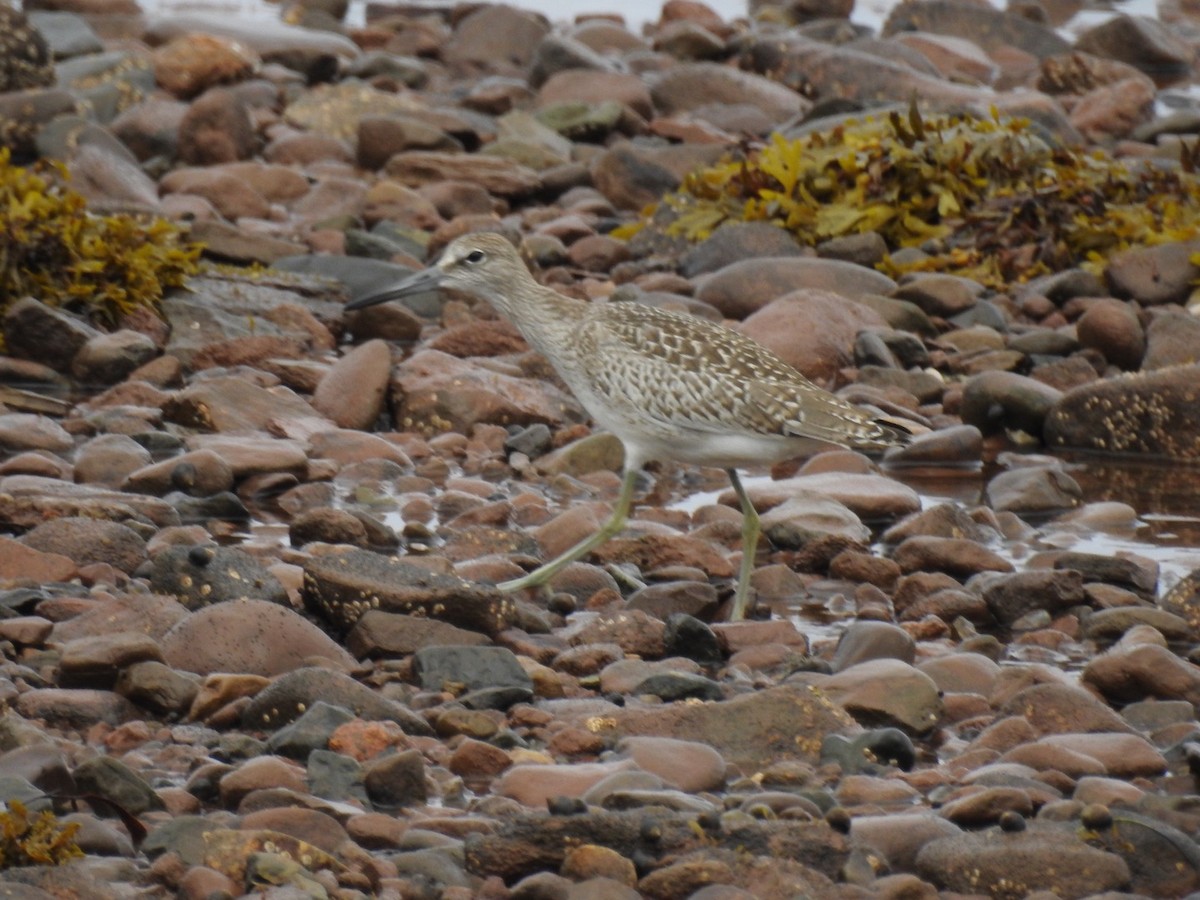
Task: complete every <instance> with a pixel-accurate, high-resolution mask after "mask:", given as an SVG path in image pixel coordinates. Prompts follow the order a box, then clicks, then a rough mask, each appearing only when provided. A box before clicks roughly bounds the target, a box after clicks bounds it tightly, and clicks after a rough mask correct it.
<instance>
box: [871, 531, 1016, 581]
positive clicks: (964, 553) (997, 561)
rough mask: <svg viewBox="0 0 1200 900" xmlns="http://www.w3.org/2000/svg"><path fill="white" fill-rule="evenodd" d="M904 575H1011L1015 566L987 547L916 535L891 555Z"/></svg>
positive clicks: (963, 540) (957, 539) (906, 540)
mask: <svg viewBox="0 0 1200 900" xmlns="http://www.w3.org/2000/svg"><path fill="white" fill-rule="evenodd" d="M892 559H893V560H895V562H896V563H897V564H898V565H899V566H900V570H901V571H902V572H925V571H929V570H934V571H938V572H946V573H947V574H949V575H954V576H956V577H961V578H968V577H970V576H971V575H974V574H976V573H978V572H1011V571H1013V564H1012V563H1011V562H1009V561H1008V560H1007V559H1005V558H1004V557H1003V556H1000V555H999V554H998V553H993V552H992V551H991V550H988V549H987V548H986V547H983V546H981V545H980V544H978V543H976V542H975V541H972V540H967V539H965V538H951V537H935V536H932V535H916V536H913V537H910V538H907V539H905V540H904V541H903V542H902V543H901V544H900V545H899V546H898V547H897V548H896V549H895V550H893V551H892Z"/></svg>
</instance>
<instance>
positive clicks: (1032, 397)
mask: <svg viewBox="0 0 1200 900" xmlns="http://www.w3.org/2000/svg"><path fill="white" fill-rule="evenodd" d="M1061 398H1062V392H1061V391H1058V390H1056V389H1055V388H1052V387H1050V386H1049V385H1047V384H1043V383H1042V382H1040V381H1035V380H1034V379H1032V378H1028V377H1026V376H1024V375H1018V374H1016V373H1015V372H984V373H982V374H980V375H976V376H974V377H972V378H971V379H969V380H968V381H967V384H966V387H965V388H964V390H963V397H962V419H963V422H964V423H966V424H968V425H974V426H976V427H977V428H979V429H980V430H981V431H983V432H984V433H985V434H990V433H993V432H996V431H1001V430H1005V429H1010V430H1020V431H1024V432H1025V433H1027V434H1030V435H1033V436H1034V437H1041V435H1042V431H1043V427H1044V422H1045V419H1046V416H1047V414H1048V413H1049V412H1050V410H1051V409H1053V408H1054V405H1055V404H1056V403H1057V402H1058V401H1059V400H1060V399H1061Z"/></svg>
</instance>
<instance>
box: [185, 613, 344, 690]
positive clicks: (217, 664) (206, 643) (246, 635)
mask: <svg viewBox="0 0 1200 900" xmlns="http://www.w3.org/2000/svg"><path fill="white" fill-rule="evenodd" d="M162 647H163V654H164V658H165V661H166V662H167V663H169V664H170V665H172V666H174V667H176V668H179V669H184V670H185V671H188V672H195V673H197V674H200V675H207V674H210V673H213V672H231V673H243V674H251V675H266V676H273V675H279V674H282V673H284V672H290V671H291V670H293V669H295V668H298V667H300V666H303V665H307V664H311V663H312V661H314V660H320V661H322V663H323V664H325V665H328V666H331V667H335V668H338V669H341V670H343V671H349V670H350V669H352V668H353V667H354V659H353V657H351V656H350V655H349V654H348V653H346V652H345V651H344V650H342V649H341V647H339V646H338V645H337V644H335V643H334V642H333V641H332V640H330V639H329V638H328V637H327V636H326V635H325V634H324V633H323V632H322V631H320V630H319V629H318V628H316V626H314V625H312V624H311V623H310V622H308V621H307V620H305V619H303V618H301V617H300V616H299V615H297V614H296V613H294V612H292V611H291V610H290V609H285V608H284V607H282V606H279V605H277V604H275V603H268V602H266V601H264V600H230V601H227V602H225V603H218V604H215V605H212V606H206V607H204V608H203V609H200V610H197V611H196V612H193V613H192V614H191V615H189V616H188V617H187V618H185V619H183V620H181V621H180V622H179V623H178V624H177V625H175V626H174V627H173V628H172V629H171V630H170V631H168V632H167V634H166V635H164V637H163V639H162Z"/></svg>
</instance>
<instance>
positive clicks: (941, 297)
mask: <svg viewBox="0 0 1200 900" xmlns="http://www.w3.org/2000/svg"><path fill="white" fill-rule="evenodd" d="M982 293H983V285H981V284H979V283H977V282H974V281H971V280H970V279H967V278H959V277H958V276H955V275H937V274H934V275H922V276H920V277H919V278H915V279H913V280H912V281H908V282H905V283H904V284H902V285H900V286H899V287H898V288H896V290H895V291H893V292H892V296H893V297H896V298H897V299H899V300H907V301H909V302H910V303H915V304H916V305H917V306H918V307H920V308H921V309H922V310H923V311H924V312H925V313H927V314H928V315H931V316H941V317H942V318H945V319H948V318H951V317H953V316H956V315H958V314H960V313H963V312H966V311H967V310H969V309H971V308H972V307H974V306H975V304H976V303H978V302H979V296H980V294H982Z"/></svg>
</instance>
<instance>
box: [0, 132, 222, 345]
mask: <svg viewBox="0 0 1200 900" xmlns="http://www.w3.org/2000/svg"><path fill="white" fill-rule="evenodd" d="M66 180H67V171H66V169H65V167H63V166H61V165H59V164H50V163H47V164H41V165H39V166H37V167H31V168H23V167H20V166H15V165H13V164H12V163H11V160H10V157H9V153H8V150H7V149H6V148H0V311H2V310H3V308H4V307H7V306H8V304H9V303H11V302H12V301H14V300H16V299H18V298H20V297H24V296H33V297H36V298H37V299H38V300H41V301H42V302H43V303H47V304H49V305H51V306H64V307H71V308H74V309H78V310H82V311H83V312H86V313H87V314H88V315H89V316H90V317H92V318H95V319H99V320H101V321H103V322H108V323H111V322H114V321H115V320H116V319H117V318H119V317H120V316H121V315H122V314H125V313H128V312H131V311H132V310H134V309H136V308H137V307H140V306H149V307H150V308H151V309H155V310H157V308H158V304H159V302H160V301H161V300H162V297H163V292H164V290H166V289H168V288H173V287H179V286H181V285H182V284H183V283H184V281H185V279H186V278H187V276H188V275H190V274H192V273H194V272H195V271H196V267H197V265H196V261H197V259H198V258H199V255H200V247H199V245H198V244H193V243H189V242H187V241H186V240H184V238H183V236H182V234H181V233H180V231H179V229H178V228H177V227H176V226H175V225H174V224H172V223H170V222H168V221H166V220H165V219H139V218H135V217H133V216H130V215H124V214H119V215H107V216H100V215H94V214H92V213H90V212H89V211H88V209H87V204H86V202H85V201H84V199H83V197H81V196H80V195H79V194H77V193H75V192H74V191H72V190H70V189H69V188H67V187H65V185H64V182H65V181H66Z"/></svg>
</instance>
